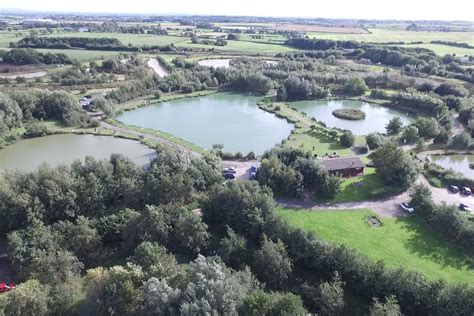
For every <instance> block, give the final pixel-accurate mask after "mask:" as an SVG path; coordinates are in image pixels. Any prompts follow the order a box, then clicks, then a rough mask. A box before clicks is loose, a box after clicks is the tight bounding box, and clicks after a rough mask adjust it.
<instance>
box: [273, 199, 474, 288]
mask: <svg viewBox="0 0 474 316" xmlns="http://www.w3.org/2000/svg"><path fill="white" fill-rule="evenodd" d="M278 213H279V214H280V215H281V216H282V217H283V218H285V219H286V220H288V222H289V223H291V224H292V225H294V226H296V227H301V228H303V229H306V230H308V231H311V232H314V233H316V234H317V235H318V236H320V237H321V238H322V239H323V240H327V241H329V242H335V243H341V244H345V245H347V246H348V247H350V248H353V249H356V250H357V251H359V252H360V253H362V254H364V255H366V256H368V257H369V258H371V259H373V260H377V261H379V260H383V261H384V262H385V264H386V266H387V267H390V268H399V267H403V268H405V269H407V270H414V271H418V272H421V273H423V274H425V275H426V277H428V278H429V279H432V280H437V279H444V280H446V281H447V282H450V283H469V284H474V269H473V267H472V266H471V267H470V266H469V260H468V258H467V257H466V256H465V255H464V254H463V253H462V252H461V251H460V250H458V249H457V248H455V247H454V246H453V245H452V244H450V243H448V242H447V241H445V240H443V239H441V238H440V237H439V236H438V234H436V233H435V232H434V231H432V230H431V228H430V227H428V226H427V225H426V224H425V223H424V222H423V221H422V220H421V219H419V218H417V217H414V216H409V217H404V218H388V219H387V218H384V219H383V220H382V223H383V226H382V227H379V228H372V227H369V226H368V225H367V224H366V222H365V221H364V217H365V216H372V215H374V213H373V212H372V211H370V210H367V209H362V210H335V211H306V210H292V209H284V208H280V209H278Z"/></svg>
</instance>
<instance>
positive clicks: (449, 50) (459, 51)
mask: <svg viewBox="0 0 474 316" xmlns="http://www.w3.org/2000/svg"><path fill="white" fill-rule="evenodd" d="M398 46H401V47H420V48H427V49H431V50H432V51H434V52H435V53H436V54H438V55H446V54H456V55H457V56H465V55H468V56H469V55H471V56H474V48H463V47H454V46H448V45H439V44H409V45H398Z"/></svg>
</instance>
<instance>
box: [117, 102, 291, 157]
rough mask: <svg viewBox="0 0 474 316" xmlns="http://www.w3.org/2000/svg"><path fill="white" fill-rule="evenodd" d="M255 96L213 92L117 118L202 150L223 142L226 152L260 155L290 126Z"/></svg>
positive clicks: (144, 108) (287, 131) (288, 132)
mask: <svg viewBox="0 0 474 316" xmlns="http://www.w3.org/2000/svg"><path fill="white" fill-rule="evenodd" d="M258 99H259V98H258V97H253V96H245V95H241V94H231V93H215V94H212V95H209V96H204V97H197V98H185V99H179V100H172V101H168V102H163V103H158V104H153V105H150V106H146V107H143V108H139V109H136V110H132V111H128V112H125V113H123V114H121V115H119V116H118V117H117V119H118V120H119V121H121V122H123V123H125V124H127V125H136V126H140V127H147V128H153V129H155V130H160V131H164V132H167V133H170V134H172V135H174V136H176V137H179V138H182V139H185V140H187V141H189V142H192V143H194V144H196V145H199V146H201V147H202V148H205V149H210V148H212V145H213V144H223V145H224V151H227V152H234V153H235V152H237V151H240V152H242V153H244V154H247V153H248V152H250V151H253V152H255V153H256V154H262V153H263V152H264V151H265V150H266V149H270V148H271V147H273V146H274V145H275V144H277V143H280V142H281V140H282V139H286V138H287V137H288V135H289V134H290V132H291V130H292V128H293V126H292V125H291V124H289V123H287V122H286V121H285V120H282V119H279V118H277V117H276V116H274V115H273V114H271V113H267V112H265V111H263V110H261V109H259V108H258V107H257V104H256V103H257V100H258Z"/></svg>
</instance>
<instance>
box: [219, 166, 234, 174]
mask: <svg viewBox="0 0 474 316" xmlns="http://www.w3.org/2000/svg"><path fill="white" fill-rule="evenodd" d="M222 172H223V173H236V172H237V170H235V168H234V167H227V168H224V171H222Z"/></svg>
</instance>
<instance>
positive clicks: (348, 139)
mask: <svg viewBox="0 0 474 316" xmlns="http://www.w3.org/2000/svg"><path fill="white" fill-rule="evenodd" d="M339 142H340V144H341V146H344V147H347V148H349V147H352V146H353V145H354V143H355V136H354V134H352V132H351V131H344V133H342V135H341V137H340V138H339Z"/></svg>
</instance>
